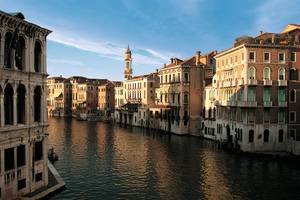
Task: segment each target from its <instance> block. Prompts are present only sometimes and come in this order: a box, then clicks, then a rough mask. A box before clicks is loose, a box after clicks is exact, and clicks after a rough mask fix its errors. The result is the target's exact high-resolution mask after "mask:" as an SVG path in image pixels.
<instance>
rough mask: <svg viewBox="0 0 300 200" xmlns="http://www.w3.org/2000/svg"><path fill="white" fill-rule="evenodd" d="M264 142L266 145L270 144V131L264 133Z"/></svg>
mask: <svg viewBox="0 0 300 200" xmlns="http://www.w3.org/2000/svg"><path fill="white" fill-rule="evenodd" d="M264 142H265V143H267V142H269V130H268V129H266V130H265V131H264Z"/></svg>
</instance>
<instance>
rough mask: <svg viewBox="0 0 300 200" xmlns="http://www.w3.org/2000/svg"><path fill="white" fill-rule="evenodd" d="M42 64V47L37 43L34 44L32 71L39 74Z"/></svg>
mask: <svg viewBox="0 0 300 200" xmlns="http://www.w3.org/2000/svg"><path fill="white" fill-rule="evenodd" d="M41 63H42V47H41V44H40V43H39V42H35V45H34V71H35V72H41Z"/></svg>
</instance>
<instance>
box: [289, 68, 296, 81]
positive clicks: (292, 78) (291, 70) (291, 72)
mask: <svg viewBox="0 0 300 200" xmlns="http://www.w3.org/2000/svg"><path fill="white" fill-rule="evenodd" d="M290 80H298V70H296V69H290Z"/></svg>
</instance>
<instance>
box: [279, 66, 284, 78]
mask: <svg viewBox="0 0 300 200" xmlns="http://www.w3.org/2000/svg"><path fill="white" fill-rule="evenodd" d="M278 79H279V80H285V69H284V68H283V67H281V68H280V69H279V70H278Z"/></svg>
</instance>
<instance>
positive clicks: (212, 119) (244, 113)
mask: <svg viewBox="0 0 300 200" xmlns="http://www.w3.org/2000/svg"><path fill="white" fill-rule="evenodd" d="M299 36H300V30H299V26H298V25H289V26H288V27H287V28H286V29H285V31H283V32H282V33H261V34H260V35H258V36H256V37H249V36H243V37H240V38H237V39H236V41H235V43H234V46H233V47H232V48H229V49H227V50H224V51H222V52H220V53H218V54H217V55H216V56H215V59H216V74H215V75H214V77H213V81H212V86H209V87H210V88H209V87H207V88H206V91H209V92H208V94H207V95H205V98H206V99H205V101H206V105H205V108H204V110H205V116H204V118H205V119H206V120H205V122H204V127H203V133H204V136H208V135H215V138H219V139H220V140H224V141H227V142H229V143H231V144H232V145H233V146H234V147H236V148H238V149H241V150H242V151H250V152H269V153H284V152H293V153H295V154H299V153H300V149H299V142H298V141H299V140H300V137H299V134H298V133H300V131H299V123H300V119H299V118H297V117H296V116H297V113H299V112H300V107H299V105H297V104H296V101H297V97H299V93H300V90H299V89H300V88H299V67H300V64H299V62H300V61H299V59H297V57H298V56H299V55H300V52H299V47H300V46H299V44H300V43H299ZM209 93H210V94H209ZM212 129H214V130H215V131H209V130H212ZM212 132H213V133H212ZM208 137H210V136H208Z"/></svg>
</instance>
